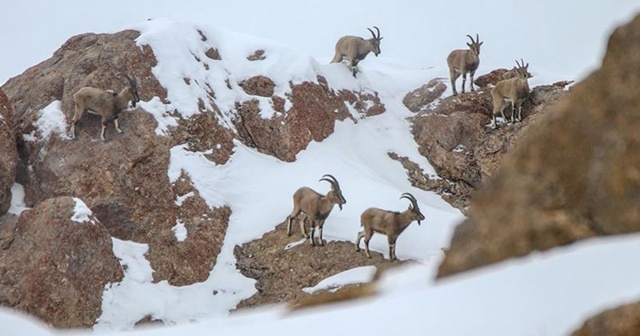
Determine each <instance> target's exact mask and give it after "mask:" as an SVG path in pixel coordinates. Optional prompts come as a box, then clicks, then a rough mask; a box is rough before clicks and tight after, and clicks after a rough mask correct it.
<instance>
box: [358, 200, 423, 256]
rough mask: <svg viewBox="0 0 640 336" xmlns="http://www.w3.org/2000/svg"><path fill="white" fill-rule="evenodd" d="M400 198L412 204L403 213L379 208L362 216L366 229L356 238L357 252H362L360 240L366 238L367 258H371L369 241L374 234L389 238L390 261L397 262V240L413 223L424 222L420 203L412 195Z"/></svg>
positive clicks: (372, 209)
mask: <svg viewBox="0 0 640 336" xmlns="http://www.w3.org/2000/svg"><path fill="white" fill-rule="evenodd" d="M400 198H406V199H408V200H409V202H411V205H409V208H408V209H407V210H405V211H403V212H395V211H388V210H382V209H378V208H369V209H367V210H365V211H364V212H363V213H362V215H361V216H360V225H361V226H362V227H364V230H363V231H360V232H358V237H357V238H356V251H360V240H362V238H364V247H365V251H366V253H367V257H369V258H371V253H369V241H370V240H371V237H372V236H373V233H374V232H377V233H381V234H383V235H386V236H387V240H388V242H389V259H390V260H396V259H397V258H396V239H398V236H400V234H401V233H402V231H404V229H406V228H407V227H408V226H409V224H411V223H412V222H413V221H418V225H420V221H422V220H424V218H425V217H424V215H423V214H422V212H420V208H418V201H417V200H416V198H415V197H414V196H413V195H411V194H410V193H404V194H402V196H400Z"/></svg>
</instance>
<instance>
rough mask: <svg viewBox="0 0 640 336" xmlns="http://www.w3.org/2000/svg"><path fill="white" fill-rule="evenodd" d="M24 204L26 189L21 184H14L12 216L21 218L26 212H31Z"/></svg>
mask: <svg viewBox="0 0 640 336" xmlns="http://www.w3.org/2000/svg"><path fill="white" fill-rule="evenodd" d="M29 209H30V208H27V206H26V205H25V203H24V187H23V186H22V185H21V184H18V183H14V184H13V186H12V187H11V205H10V206H9V211H7V212H8V213H10V214H13V215H16V216H20V214H21V213H22V212H24V211H26V210H29Z"/></svg>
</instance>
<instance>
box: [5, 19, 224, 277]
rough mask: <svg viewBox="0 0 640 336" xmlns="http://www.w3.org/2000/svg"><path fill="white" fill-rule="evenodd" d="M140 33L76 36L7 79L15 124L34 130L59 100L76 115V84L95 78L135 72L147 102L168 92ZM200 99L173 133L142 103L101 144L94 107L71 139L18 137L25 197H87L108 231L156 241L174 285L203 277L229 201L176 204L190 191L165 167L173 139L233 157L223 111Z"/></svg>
mask: <svg viewBox="0 0 640 336" xmlns="http://www.w3.org/2000/svg"><path fill="white" fill-rule="evenodd" d="M138 36H139V32H137V31H131V30H128V31H123V32H120V33H116V34H83V35H79V36H75V37H72V38H70V39H69V40H68V41H67V42H66V43H65V44H64V45H63V46H62V47H61V48H60V49H59V50H57V51H56V52H55V53H54V55H53V57H52V58H51V59H49V60H46V61H44V62H42V63H40V64H38V65H36V66H34V67H32V68H30V69H28V70H27V71H25V73H23V74H22V75H20V76H17V77H15V78H12V79H11V80H9V81H8V82H7V83H6V84H5V85H4V86H3V89H4V90H6V92H8V93H9V95H10V97H11V101H12V102H13V103H14V104H15V106H16V109H15V116H16V118H15V119H16V124H15V126H14V127H15V132H16V133H17V134H29V133H32V132H33V131H34V126H33V124H34V122H35V121H36V120H37V118H38V117H39V114H38V112H39V110H40V109H42V107H44V106H46V105H48V104H50V103H51V102H52V101H53V100H61V101H62V104H61V105H62V110H63V111H65V112H66V113H67V117H68V118H70V114H71V113H70V112H71V111H72V110H73V109H72V106H73V99H72V95H73V93H75V91H76V90H77V89H79V88H80V87H82V86H85V85H91V86H95V87H99V88H110V89H114V90H119V89H120V88H122V87H123V85H124V81H123V78H122V77H121V76H120V74H129V75H132V76H135V77H136V78H137V80H138V85H139V93H140V96H141V99H142V100H143V101H144V100H149V99H151V97H154V96H155V97H159V98H160V99H161V100H162V101H166V96H167V93H166V91H165V89H164V88H163V87H162V85H160V83H158V81H157V80H156V79H155V77H154V76H153V73H152V71H151V69H152V67H154V66H155V65H156V60H155V56H154V54H153V51H152V50H151V48H150V47H148V46H143V47H142V48H140V47H139V46H137V45H136V43H135V39H136V38H137V37H138ZM119 76H120V77H119ZM202 106H203V107H202V113H200V114H198V115H197V116H195V117H193V118H191V119H189V120H178V126H177V127H175V128H174V129H171V130H170V134H169V135H168V136H166V137H162V136H157V135H156V132H155V128H156V121H155V120H154V118H153V117H152V115H151V114H149V113H146V112H145V111H144V110H142V108H140V107H138V108H136V109H134V110H131V111H125V112H123V113H122V114H121V115H120V120H121V122H120V124H121V128H122V129H123V130H124V133H123V134H115V132H113V128H111V127H110V128H108V130H107V138H108V141H106V142H104V143H103V142H100V141H96V138H97V136H98V134H99V130H100V128H99V118H97V117H95V116H92V115H88V116H85V118H84V119H82V120H81V121H80V122H79V123H78V132H77V133H78V138H77V139H76V140H74V141H70V140H66V139H64V138H61V137H59V136H58V135H57V134H54V135H52V136H51V138H49V139H43V138H42V137H41V135H39V134H37V132H36V133H35V137H36V139H35V141H24V140H23V138H22V137H20V138H19V139H20V143H19V146H18V147H19V149H20V156H21V158H22V160H23V161H24V167H30V169H25V168H23V169H22V170H21V171H19V173H18V179H19V182H20V183H21V184H23V185H24V187H25V193H26V196H25V202H26V203H27V205H28V206H33V205H35V204H37V203H39V202H42V201H44V200H46V199H48V198H51V197H56V196H63V195H76V196H78V197H81V198H82V199H83V200H84V201H85V202H86V203H87V205H88V206H89V207H91V208H92V209H93V210H94V212H95V213H96V215H97V216H98V217H99V218H100V219H101V221H102V224H103V225H104V226H105V227H106V228H107V230H108V231H109V233H110V234H111V235H113V236H115V237H118V238H121V239H126V240H134V241H137V242H141V243H147V244H149V261H150V262H151V265H152V267H153V268H154V269H155V270H156V272H154V277H155V280H158V281H159V280H168V281H169V282H170V283H171V284H175V285H187V284H191V283H194V282H198V281H202V280H203V279H204V278H206V277H207V276H208V274H209V272H210V271H211V269H212V268H213V265H214V264H215V260H216V258H217V253H218V252H219V250H220V247H221V244H222V240H221V239H220V236H221V235H222V236H224V233H225V232H226V225H227V220H228V217H229V214H230V213H229V209H228V208H219V209H210V208H209V207H207V206H204V205H203V204H204V201H203V200H202V198H201V197H200V196H199V194H197V193H195V194H194V196H193V197H192V200H190V201H189V202H185V204H183V206H182V207H178V206H177V205H176V203H175V200H176V199H177V198H178V197H179V196H182V195H183V194H182V193H183V192H184V194H186V193H188V191H184V190H182V189H183V188H178V187H176V186H175V185H172V184H171V183H170V181H169V178H168V176H167V169H168V165H169V150H170V149H171V148H172V147H173V146H176V145H182V144H186V145H187V149H188V150H192V151H202V152H204V151H210V152H211V154H208V155H207V157H208V158H209V159H210V160H211V161H213V162H216V163H218V164H224V163H225V162H226V161H227V160H228V158H229V156H230V153H231V151H232V148H233V135H232V134H231V132H230V131H229V130H228V129H226V128H224V127H223V126H221V125H220V123H219V122H218V120H217V119H216V113H218V114H219V111H217V110H214V111H207V110H206V108H204V103H203V104H202ZM213 106H214V109H215V104H213ZM195 213H200V214H201V215H206V216H208V220H206V221H203V220H201V219H200V218H199V217H197V216H195ZM178 222H181V223H183V224H184V225H185V227H187V230H189V228H191V229H192V230H191V231H189V234H188V235H187V239H186V240H185V241H183V242H178V241H177V240H176V238H175V235H173V232H172V231H171V229H172V228H173V227H174V226H175V225H176V223H178ZM185 261H186V262H185Z"/></svg>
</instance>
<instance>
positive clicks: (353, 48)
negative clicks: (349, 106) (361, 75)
mask: <svg viewBox="0 0 640 336" xmlns="http://www.w3.org/2000/svg"><path fill="white" fill-rule="evenodd" d="M373 28H375V30H376V32H377V33H378V34H377V35H376V34H375V33H374V32H373V30H371V29H370V28H367V29H368V30H369V31H370V32H371V35H372V36H373V37H372V38H370V39H368V40H365V39H363V38H362V37H359V36H349V35H347V36H343V37H341V38H340V39H339V40H338V42H337V43H336V54H335V56H333V60H331V63H339V62H342V60H343V59H346V60H347V62H349V64H348V66H349V69H350V70H351V73H352V74H353V77H355V76H356V72H358V70H357V68H356V66H357V65H358V62H360V61H362V60H363V59H364V58H365V57H367V55H368V54H369V53H370V52H373V54H374V55H376V57H377V56H378V55H379V54H380V41H381V40H382V39H383V38H382V37H380V29H378V27H376V26H373Z"/></svg>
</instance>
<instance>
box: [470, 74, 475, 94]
mask: <svg viewBox="0 0 640 336" xmlns="http://www.w3.org/2000/svg"><path fill="white" fill-rule="evenodd" d="M475 74H476V72H475V71H471V73H470V74H469V79H470V80H471V82H469V85H470V86H471V92H475V91H476V90H475V89H474V88H473V76H475Z"/></svg>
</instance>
